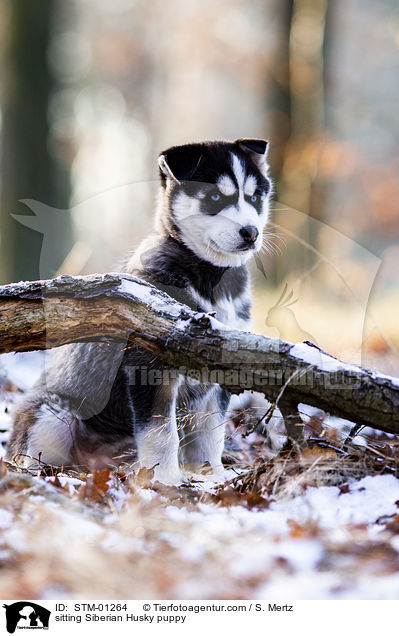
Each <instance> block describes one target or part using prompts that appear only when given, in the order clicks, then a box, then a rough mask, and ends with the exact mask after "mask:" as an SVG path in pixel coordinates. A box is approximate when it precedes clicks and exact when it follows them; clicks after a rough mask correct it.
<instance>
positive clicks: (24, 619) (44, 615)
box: [3, 601, 51, 634]
mask: <svg viewBox="0 0 399 636" xmlns="http://www.w3.org/2000/svg"><path fill="white" fill-rule="evenodd" d="M3 607H4V608H5V610H6V621H7V631H8V633H9V634H13V633H14V632H15V630H16V629H48V622H49V619H50V614H51V612H50V610H48V609H46V608H45V607H42V606H41V605H37V603H32V602H31V601H18V602H17V603H11V605H3Z"/></svg>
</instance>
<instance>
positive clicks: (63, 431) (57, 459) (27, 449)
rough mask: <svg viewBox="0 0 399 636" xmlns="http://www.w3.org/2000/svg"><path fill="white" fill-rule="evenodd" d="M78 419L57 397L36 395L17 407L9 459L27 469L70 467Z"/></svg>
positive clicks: (8, 452) (9, 445)
mask: <svg viewBox="0 0 399 636" xmlns="http://www.w3.org/2000/svg"><path fill="white" fill-rule="evenodd" d="M78 426H79V422H78V419H77V418H76V416H75V415H74V414H73V413H72V412H71V411H70V410H69V408H68V405H67V404H64V403H63V402H62V400H61V399H60V398H59V397H58V396H51V400H48V399H47V398H46V397H44V396H43V397H40V396H36V397H35V398H32V397H31V396H28V398H27V399H25V400H23V402H22V403H21V404H20V405H19V406H18V408H17V411H16V414H15V418H14V426H13V430H12V433H11V437H10V440H9V443H8V447H7V456H8V457H9V458H10V459H12V458H13V457H15V458H16V460H17V462H18V463H22V464H23V465H25V466H27V467H30V468H32V467H37V466H39V465H40V464H51V465H54V466H62V465H71V464H72V463H73V461H74V457H73V455H74V446H75V439H76V434H77V428H78Z"/></svg>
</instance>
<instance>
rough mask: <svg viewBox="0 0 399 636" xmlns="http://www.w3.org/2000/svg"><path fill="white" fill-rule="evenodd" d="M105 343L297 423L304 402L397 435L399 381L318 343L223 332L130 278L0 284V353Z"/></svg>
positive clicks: (212, 322)
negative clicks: (259, 400) (278, 409)
mask: <svg viewBox="0 0 399 636" xmlns="http://www.w3.org/2000/svg"><path fill="white" fill-rule="evenodd" d="M109 340H118V341H125V342H126V343H128V342H130V343H136V344H138V345H141V346H143V347H145V348H146V349H149V350H150V351H151V352H153V353H154V354H155V355H156V356H158V357H160V358H162V359H163V360H164V361H165V362H166V363H167V364H168V365H169V366H171V367H174V368H177V369H178V371H179V373H183V374H190V375H191V376H193V377H196V378H197V379H199V380H201V381H204V382H207V381H208V382H217V383H219V384H220V385H221V386H222V387H224V388H226V389H227V390H228V391H230V392H231V393H241V392H242V391H243V390H246V389H250V390H254V391H258V392H260V393H263V394H264V395H265V396H266V398H267V399H268V400H270V401H271V402H275V401H276V400H279V401H281V404H282V406H283V407H284V408H283V410H286V411H287V412H289V413H290V417H291V418H292V413H293V412H295V409H296V407H297V406H298V404H299V403H304V404H309V405H312V406H316V407H318V408H320V409H322V410H324V411H326V412H328V413H331V414H333V415H337V416H338V417H342V418H345V419H348V420H350V421H352V422H356V423H357V424H362V425H365V426H370V427H373V428H377V429H380V430H383V431H387V432H389V433H399V379H397V378H391V377H389V376H384V375H381V374H378V373H375V372H372V371H369V370H366V369H363V368H361V367H357V366H355V365H348V364H345V363H343V362H340V361H339V360H337V359H336V358H333V357H332V356H329V355H328V354H326V353H325V352H323V351H321V350H320V349H319V348H318V347H316V346H315V345H313V344H312V343H300V344H297V345H292V344H290V343H287V342H283V341H280V340H275V339H272V338H267V337H265V336H260V335H256V334H252V333H246V332H243V331H240V330H229V329H225V328H224V326H223V325H222V324H221V323H219V322H218V321H216V320H215V319H214V318H212V316H209V315H207V314H200V313H195V312H194V311H192V310H191V309H189V308H188V307H187V306H186V305H183V304H181V303H179V302H177V301H175V300H173V299H172V298H171V297H170V296H168V295H167V294H165V293H164V292H162V291H159V290H158V289H157V288H155V287H153V286H152V285H150V284H148V283H146V282H144V281H142V280H140V279H138V278H135V277H133V276H129V275H127V274H105V275H93V276H82V277H71V276H61V277H59V278H56V279H54V280H48V281H36V282H26V283H17V284H11V285H5V286H3V287H0V353H5V352H8V351H31V350H33V349H49V348H52V347H57V346H60V345H63V344H66V343H71V342H82V341H109ZM287 405H289V409H288V410H287ZM295 424H297V422H295ZM291 427H292V423H291Z"/></svg>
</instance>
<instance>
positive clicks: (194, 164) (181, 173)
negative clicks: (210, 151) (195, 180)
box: [158, 144, 202, 183]
mask: <svg viewBox="0 0 399 636" xmlns="http://www.w3.org/2000/svg"><path fill="white" fill-rule="evenodd" d="M201 159H202V148H201V146H200V145H199V144H186V145H184V146H172V148H169V149H168V150H164V152H161V154H160V155H159V157H158V165H159V169H160V174H161V179H162V180H163V182H164V181H165V179H171V180H172V181H175V183H181V182H182V181H189V180H190V179H191V178H192V177H193V175H194V173H195V171H196V170H197V168H198V166H199V164H200V162H201Z"/></svg>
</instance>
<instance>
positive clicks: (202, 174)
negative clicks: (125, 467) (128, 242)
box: [8, 139, 270, 484]
mask: <svg viewBox="0 0 399 636" xmlns="http://www.w3.org/2000/svg"><path fill="white" fill-rule="evenodd" d="M266 150H267V142H265V141H263V140H258V139H239V140H236V141H235V142H225V141H223V142H222V141H216V142H204V143H196V144H187V145H183V146H175V147H172V148H169V149H168V150H166V151H165V152H163V153H161V155H160V157H159V166H160V178H161V184H160V200H159V210H158V215H157V218H156V224H155V229H154V232H153V234H151V235H150V236H149V237H148V238H146V239H145V240H144V241H143V243H142V245H141V246H140V247H139V249H138V250H137V251H136V252H135V253H134V255H133V256H132V258H130V260H128V262H127V264H126V267H125V271H127V272H129V273H132V274H134V275H137V276H140V277H142V278H143V279H146V280H148V281H149V282H151V283H153V284H155V285H156V286H157V287H159V288H161V289H163V290H164V291H166V292H167V293H169V294H170V295H171V296H173V297H175V298H176V299H178V300H180V301H182V302H184V303H186V304H188V305H189V306H190V307H192V308H193V309H195V310H198V311H205V312H214V313H215V315H216V318H217V319H218V320H219V321H221V322H223V323H225V324H226V325H227V326H228V327H230V328H239V329H248V328H249V324H250V323H249V321H250V306H251V298H250V288H249V282H248V272H247V268H246V263H247V262H248V261H249V259H250V258H251V256H252V255H253V254H254V253H256V252H257V251H259V250H260V249H261V247H262V240H263V239H262V235H263V229H264V227H265V224H266V222H267V220H268V215H269V197H270V181H269V179H268V166H267V162H266ZM143 368H144V369H147V370H148V369H149V370H161V371H162V370H163V369H164V365H163V363H162V362H161V361H160V360H158V359H155V358H154V356H153V355H152V354H151V353H149V352H148V351H146V350H145V349H143V348H141V347H139V346H135V345H134V346H129V347H126V346H123V345H119V344H115V343H111V344H109V345H108V346H105V345H100V344H96V343H88V344H87V343H82V344H72V345H66V346H64V347H61V348H59V349H58V350H55V351H54V352H53V354H52V356H51V359H50V362H49V364H48V365H47V367H46V370H45V373H43V375H42V377H41V379H40V380H39V382H38V383H37V384H36V385H35V386H34V387H33V389H32V390H31V391H30V392H29V393H28V394H27V395H26V397H25V398H24V400H23V401H22V403H21V404H20V405H19V408H18V410H17V413H16V416H15V418H14V428H13V432H12V435H11V438H10V442H9V447H8V455H9V457H12V456H15V455H16V454H21V456H23V455H24V456H27V458H28V459H26V461H25V463H28V464H29V463H30V462H31V461H32V458H33V460H37V459H38V458H40V460H41V461H42V462H45V463H49V464H53V465H72V464H83V465H85V466H89V467H91V468H92V467H95V466H97V467H98V466H106V465H118V464H120V463H122V462H138V465H139V466H146V467H147V468H151V467H154V466H155V478H156V479H158V480H160V481H163V482H165V483H175V484H176V483H181V481H182V479H183V475H184V472H183V471H190V472H194V473H197V472H199V471H200V470H201V467H202V466H203V465H204V464H205V463H208V464H209V465H210V467H211V469H212V472H213V473H214V474H216V475H221V474H222V472H223V467H222V459H221V458H222V451H223V444H224V417H225V411H226V408H227V405H228V401H229V394H228V393H227V392H226V391H224V390H222V389H221V388H220V387H219V386H218V385H216V384H201V383H200V382H198V381H194V380H188V379H186V378H185V377H183V376H180V375H175V377H174V378H173V377H172V376H170V377H171V379H170V381H168V382H162V383H160V384H155V385H154V386H149V385H148V383H147V382H144V381H142V379H141V378H142V374H141V370H142V369H143ZM146 377H148V376H146Z"/></svg>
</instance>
